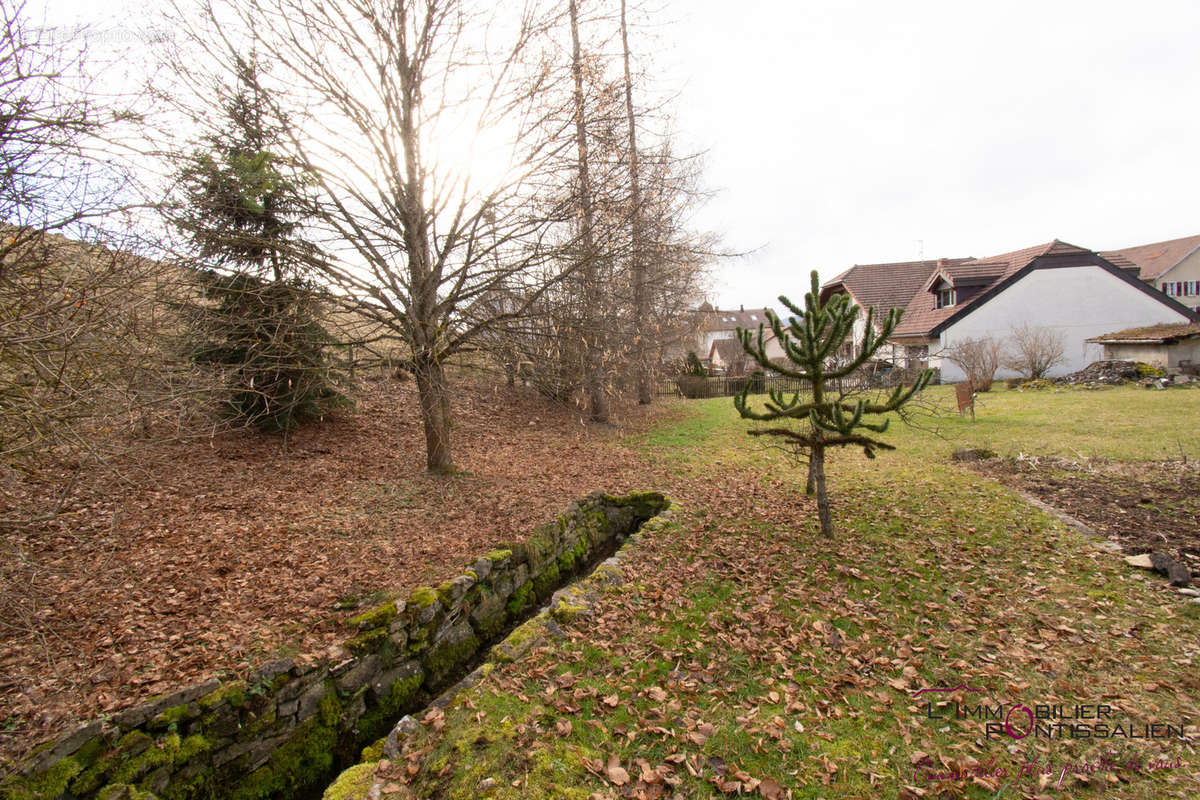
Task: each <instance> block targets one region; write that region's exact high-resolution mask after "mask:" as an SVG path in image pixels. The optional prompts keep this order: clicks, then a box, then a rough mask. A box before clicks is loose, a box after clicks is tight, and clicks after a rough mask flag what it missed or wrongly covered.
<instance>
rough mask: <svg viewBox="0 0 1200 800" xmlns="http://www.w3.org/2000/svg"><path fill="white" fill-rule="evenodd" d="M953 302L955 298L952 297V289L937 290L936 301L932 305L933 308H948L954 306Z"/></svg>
mask: <svg viewBox="0 0 1200 800" xmlns="http://www.w3.org/2000/svg"><path fill="white" fill-rule="evenodd" d="M954 300H955V296H954V289H953V287H947V288H943V289H939V290H938V293H937V301H936V303H935V304H934V308H948V307H950V306H952V305H954Z"/></svg>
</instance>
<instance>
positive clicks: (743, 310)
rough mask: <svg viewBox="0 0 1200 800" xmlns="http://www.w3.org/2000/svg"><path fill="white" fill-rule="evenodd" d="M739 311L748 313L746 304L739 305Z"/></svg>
mask: <svg viewBox="0 0 1200 800" xmlns="http://www.w3.org/2000/svg"><path fill="white" fill-rule="evenodd" d="M738 311H741V312H742V313H743V314H745V313H746V307H745V306H738Z"/></svg>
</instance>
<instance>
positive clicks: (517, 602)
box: [505, 581, 534, 617]
mask: <svg viewBox="0 0 1200 800" xmlns="http://www.w3.org/2000/svg"><path fill="white" fill-rule="evenodd" d="M533 598H534V592H533V581H525V582H524V583H523V584H521V586H520V587H519V588H518V589H517V590H516V591H515V592H513V594H512V597H510V598H508V604H507V605H506V606H505V608H507V609H508V613H509V614H510V615H511V616H514V617H515V616H516V615H518V614H520V613H521V612H522V611H524V610H525V609H526V608H528V607H529V605H530V604H531V603H532V602H533Z"/></svg>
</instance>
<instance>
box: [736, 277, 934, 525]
mask: <svg viewBox="0 0 1200 800" xmlns="http://www.w3.org/2000/svg"><path fill="white" fill-rule="evenodd" d="M811 277H812V288H811V290H810V291H809V292H808V294H806V295H805V296H804V308H803V309H800V308H798V307H797V306H795V305H793V304H792V303H791V302H790V301H789V300H788V299H787V298H786V297H783V296H780V298H779V301H780V302H781V303H783V305H784V306H785V307H786V308H787V309H788V310H789V311H791V312H792V314H793V316H792V317H790V318H789V320H788V323H787V324H786V325H785V324H784V323H783V322H782V321H781V320H780V319H779V317H778V316H777V315H776V314H775V313H774V312H772V311H771V310H770V309H767V310H766V317H767V321H768V322H769V323H770V325H771V330H772V332H773V333H774V334H775V338H776V339H778V341H779V344H780V345H781V346H782V348H783V352H784V355H785V356H786V358H787V361H786V363H780V362H779V361H775V362H772V361H771V360H770V358H768V356H767V353H766V347H765V340H764V329H763V326H762V325H759V326H758V335H757V337H756V336H755V335H754V333H753V332H752V331H750V330H746V329H743V328H738V330H737V334H738V338H739V339H740V340H741V343H742V348H743V349H744V350H745V351H746V353H747V354H748V355H749V356H750V357H751V358H753V359H754V360H755V361H757V362H758V363H759V365H760V366H762V367H763V368H764V369H770V370H772V371H774V372H777V373H779V374H781V375H786V376H789V377H792V378H796V379H798V380H800V382H801V389H800V390H798V391H796V392H795V393H792V394H791V396H790V397H789V396H788V393H787V392H782V391H779V390H776V389H771V390H770V391H769V394H768V400H767V401H766V404H765V408H764V409H763V410H755V409H752V408H750V406H749V405H748V403H747V399H748V397H749V392H750V388H751V384H752V383H753V381H747V382H746V388H745V389H743V390H742V392H741V394H739V395H737V396H735V397H734V398H733V404H734V407H735V408H737V410H738V413H739V414H741V415H742V417H743V418H744V419H752V420H758V421H762V422H780V423H787V422H794V423H797V425H796V426H795V427H789V426H786V425H781V426H778V427H770V428H758V429H754V430H751V431H749V433H750V435H752V436H777V437H780V438H782V439H784V440H786V441H788V442H789V443H791V444H792V445H793V446H794V447H795V448H796V450H797V452H801V453H805V454H807V456H808V469H809V472H808V486H809V489H808V491H809V493H810V494H811V493H812V492H813V491H814V489H815V492H816V495H817V512H818V516H819V517H820V522H821V533H822V534H823V535H825V536H827V537H832V536H833V519H832V515H831V513H830V508H829V495H828V493H827V492H826V488H825V451H826V450H827V449H828V448H830V447H845V446H848V445H853V446H856V447H862V449H863V453H864V454H866V456H867V457H868V458H874V457H875V451H876V450H894V449H895V446H894V445H891V444H888V443H887V442H884V441H881V440H880V439H879V438H877V436H878V435H879V434H882V433H884V432H885V431H887V428H888V420H887V419H886V418H884V419H882V420H881V421H879V422H869V421H867V420H868V419H869V418H870V417H877V416H880V415H884V414H888V413H890V412H892V411H896V410H898V409H900V408H901V407H902V406H904V405H905V404H906V403H908V402H909V401H910V400H912V399H913V397H914V396H915V395H916V394H917V393H918V392H920V391H921V390H922V389H924V388H925V386H926V385H927V384H928V383H929V379H930V377H932V375H933V372H932V371H930V370H926V371H924V372H922V373H921V375H920V376H918V378H917V380H916V381H915V382H914V383H913V384H912V385H911V386H909V387H907V388H906V387H905V386H904V384H903V383H901V384H899V385H897V386H896V388H895V389H894V390H893V391H892V392H891V393H890V395H888V396H886V397H879V398H867V397H862V396H858V397H855V396H853V394H852V393H847V392H843V391H842V390H841V388H840V385H841V384H840V379H842V378H845V377H846V376H848V375H850V374H852V373H853V372H854V371H855V370H857V369H859V368H860V367H861V366H862V365H863V364H865V363H866V362H867V360H868V359H870V358H872V357H873V356H874V355H875V353H876V352H878V351H879V349H880V348H881V347H883V345H884V344H885V343H886V342H887V339H888V337H889V336H891V334H892V331H893V330H895V328H896V325H897V324H898V323H899V322H900V315H901V314H902V313H903V312H902V311H901V309H899V308H893V309H891V310H890V311H889V312H888V314H887V316H886V317H885V318H884V319H883V321H882V322H881V324H880V326H879V329H878V330H876V328H875V324H874V318H875V309H873V308H868V309H867V315H866V326H865V328H864V334H863V341H862V348H861V350H860V351H859V352H858V354H857V355H855V356H853V357H852V358H850V359H849V361H847V362H846V363H844V364H838V363H837V359H836V357H835V356H836V354H837V353H838V351H839V350H840V349H841V347H842V345H843V344H844V343H845V342H846V338H847V337H848V336H851V335H852V334H853V331H854V322H855V320H856V319H857V318H858V314H859V307H858V306H857V305H855V304H854V303H853V302H851V300H850V296H849V295H846V294H837V295H834V296H832V297H830V298H829V301H828V302H825V303H823V302H821V286H820V283H819V281H818V278H817V272H816V270H813V272H812V276H811ZM756 374H758V373H756Z"/></svg>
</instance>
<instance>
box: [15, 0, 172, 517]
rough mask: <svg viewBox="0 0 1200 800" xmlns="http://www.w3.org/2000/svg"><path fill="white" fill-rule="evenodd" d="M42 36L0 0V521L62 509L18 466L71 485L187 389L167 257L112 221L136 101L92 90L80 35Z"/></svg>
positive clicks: (123, 184)
mask: <svg viewBox="0 0 1200 800" xmlns="http://www.w3.org/2000/svg"><path fill="white" fill-rule="evenodd" d="M42 37H43V34H40V33H39V32H38V31H37V30H36V29H34V28H32V27H30V26H29V25H28V23H27V21H26V20H25V19H24V18H23V6H22V5H20V4H14V3H10V2H7V0H0V74H3V76H4V77H3V80H2V81H0V220H2V223H3V224H2V225H0V309H3V313H2V314H0V454H3V456H4V465H5V467H6V469H5V470H4V472H3V477H4V478H5V480H4V481H3V486H2V488H0V493H2V494H3V495H4V502H3V503H2V504H3V505H5V506H6V507H7V508H8V510H9V513H8V514H6V515H5V516H6V518H5V519H4V520H0V522H25V521H28V520H29V519H31V518H36V517H39V516H46V515H50V514H53V513H54V512H55V510H56V508H55V507H53V506H52V507H46V506H45V505H40V501H41V500H43V499H45V498H44V496H43V494H39V493H37V492H34V493H21V492H20V491H19V490H14V491H16V492H17V493H18V494H22V496H24V495H25V494H29V496H31V497H32V496H33V495H37V499H35V500H33V501H31V502H34V503H35V505H38V507H37V508H34V507H33V506H27V505H25V504H24V502H23V501H22V500H17V499H14V495H13V494H12V493H10V489H12V488H13V486H14V485H15V484H12V483H10V482H9V480H13V481H16V480H19V476H20V474H21V473H28V474H35V475H38V476H39V478H38V479H39V480H40V481H45V480H47V479H51V480H58V479H59V478H61V479H62V480H63V484H62V485H63V486H67V487H69V486H70V485H71V484H72V482H73V480H74V479H73V477H72V476H73V475H75V474H77V473H78V471H80V470H82V469H86V468H90V467H92V466H94V465H95V464H96V463H97V462H99V461H103V460H105V459H107V458H108V457H109V456H111V455H112V454H113V453H114V452H116V451H117V450H118V449H120V448H122V447H124V446H125V444H126V439H125V438H124V437H125V434H129V433H135V434H140V433H144V432H146V431H148V430H149V429H150V428H151V427H153V425H154V422H155V421H156V420H161V419H163V418H164V417H169V416H171V412H170V411H168V409H169V407H170V406H171V404H172V402H173V401H174V400H175V399H178V398H179V397H180V395H181V393H180V392H179V387H178V386H177V385H175V377H176V376H174V375H173V374H172V370H171V365H170V359H169V358H165V359H164V358H162V357H163V356H164V355H165V354H164V353H163V352H162V351H161V349H160V345H161V341H162V339H161V333H162V332H163V330H164V329H165V328H168V327H170V325H171V324H172V321H171V319H170V318H169V317H170V315H169V314H168V313H167V312H166V310H165V309H164V308H163V307H162V306H161V305H159V304H158V303H157V293H158V290H159V288H160V287H161V285H162V278H163V275H162V267H161V265H159V264H158V263H156V262H154V261H151V260H148V259H145V258H139V257H137V256H136V255H133V254H131V253H129V252H127V250H126V249H125V245H126V244H127V238H128V237H122V238H118V237H114V236H110V235H107V233H106V231H105V230H104V228H105V222H106V218H107V217H108V216H109V215H110V214H114V213H115V212H117V211H119V210H120V209H121V208H122V207H123V206H127V205H128V204H129V201H128V196H127V195H125V194H123V192H124V190H125V189H126V188H127V186H128V180H127V173H126V172H125V171H124V170H122V169H121V168H120V166H119V163H118V162H117V161H116V160H114V158H113V153H112V152H111V150H109V151H106V148H107V147H108V146H109V144H110V142H111V138H110V137H111V136H112V135H113V126H114V125H116V124H117V123H119V122H120V121H121V120H123V119H127V118H128V117H129V114H128V113H127V112H126V111H122V110H116V107H115V105H107V106H105V105H98V104H97V103H96V101H95V99H94V98H95V96H96V95H95V93H94V92H92V91H91V86H90V85H89V78H88V75H89V74H90V69H89V67H90V65H89V63H88V62H87V60H86V55H87V54H86V51H85V50H84V49H83V47H82V46H81V47H79V48H78V49H76V50H74V51H70V50H69V47H70V46H69V45H64V43H62V42H60V41H52V40H49V39H46V38H42ZM107 100H108V102H109V103H112V102H113V101H114V98H111V97H110V98H107ZM164 362H165V363H164ZM58 497H59V501H60V502H61V500H62V499H64V498H65V497H66V493H65V491H64V492H63V493H61V494H59V495H58Z"/></svg>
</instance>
